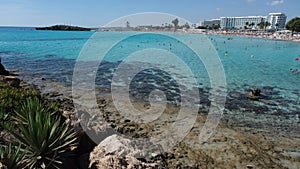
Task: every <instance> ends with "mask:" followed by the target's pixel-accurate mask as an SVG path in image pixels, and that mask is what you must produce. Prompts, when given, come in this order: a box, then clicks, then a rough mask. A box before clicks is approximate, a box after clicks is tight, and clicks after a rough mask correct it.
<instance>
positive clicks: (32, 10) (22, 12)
mask: <svg viewBox="0 0 300 169" xmlns="http://www.w3.org/2000/svg"><path fill="white" fill-rule="evenodd" d="M299 7H300V1H299V0H0V26H48V25H53V24H72V25H79V26H89V27H99V26H102V25H105V24H106V23H108V22H110V21H112V20H114V19H117V18H119V17H122V16H126V15H129V14H134V13H142V12H163V13H170V14H173V15H176V16H179V17H182V18H185V19H187V20H189V21H191V22H192V23H198V22H200V21H202V20H204V19H205V20H209V19H213V18H219V17H221V16H247V15H267V14H268V13H270V12H283V13H285V14H286V15H287V16H288V20H289V19H291V18H293V17H296V16H300V12H299Z"/></svg>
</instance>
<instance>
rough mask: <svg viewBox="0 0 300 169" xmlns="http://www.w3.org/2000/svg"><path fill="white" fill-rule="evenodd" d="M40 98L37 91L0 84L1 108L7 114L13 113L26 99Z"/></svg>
mask: <svg viewBox="0 0 300 169" xmlns="http://www.w3.org/2000/svg"><path fill="white" fill-rule="evenodd" d="M33 97H40V94H39V92H38V91H36V90H25V89H22V88H13V87H11V86H9V85H7V84H4V83H1V82H0V108H2V109H4V110H5V111H6V113H10V112H13V111H14V110H16V109H18V108H19V106H20V105H21V104H22V102H23V101H24V100H25V99H26V98H33Z"/></svg>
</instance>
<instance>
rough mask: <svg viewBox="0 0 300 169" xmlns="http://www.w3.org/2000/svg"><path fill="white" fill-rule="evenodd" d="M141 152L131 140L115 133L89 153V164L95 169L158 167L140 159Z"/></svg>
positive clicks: (149, 168)
mask: <svg viewBox="0 0 300 169" xmlns="http://www.w3.org/2000/svg"><path fill="white" fill-rule="evenodd" d="M141 154H142V152H141V151H140V150H138V149H137V148H135V146H134V144H133V143H132V141H131V140H129V139H126V138H123V137H121V136H118V135H116V134H114V135H112V136H109V137H107V138H106V139H105V140H103V141H102V142H101V143H100V144H99V145H98V146H97V147H96V148H95V149H94V150H93V151H92V152H91V153H90V166H89V167H92V168H96V169H114V168H120V169H123V168H124V169H127V168H128V169H136V168H148V169H151V168H160V167H159V164H157V163H146V162H143V161H140V158H139V157H140V156H141Z"/></svg>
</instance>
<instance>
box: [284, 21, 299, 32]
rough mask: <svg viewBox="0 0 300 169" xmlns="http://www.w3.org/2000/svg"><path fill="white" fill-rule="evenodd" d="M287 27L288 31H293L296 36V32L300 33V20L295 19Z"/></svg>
mask: <svg viewBox="0 0 300 169" xmlns="http://www.w3.org/2000/svg"><path fill="white" fill-rule="evenodd" d="M285 27H286V29H288V30H290V31H292V34H294V32H300V18H299V17H296V18H293V19H292V20H290V21H288V23H287V24H286V26H285Z"/></svg>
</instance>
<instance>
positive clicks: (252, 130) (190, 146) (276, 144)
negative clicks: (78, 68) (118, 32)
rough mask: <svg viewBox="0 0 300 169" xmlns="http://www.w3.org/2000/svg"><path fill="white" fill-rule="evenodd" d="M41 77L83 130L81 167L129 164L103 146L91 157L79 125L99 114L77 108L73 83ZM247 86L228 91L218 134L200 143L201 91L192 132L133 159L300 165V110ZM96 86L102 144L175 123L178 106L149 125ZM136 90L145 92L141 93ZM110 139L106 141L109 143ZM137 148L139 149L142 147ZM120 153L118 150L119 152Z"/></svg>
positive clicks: (167, 164) (166, 163)
mask: <svg viewBox="0 0 300 169" xmlns="http://www.w3.org/2000/svg"><path fill="white" fill-rule="evenodd" d="M41 81H43V84H44V88H42V89H40V90H42V93H44V96H45V97H46V98H48V99H49V100H58V101H59V102H60V103H61V104H63V112H64V116H65V117H66V118H67V122H68V124H70V126H74V127H77V128H78V131H80V133H82V134H80V138H81V140H82V141H81V142H82V143H81V144H80V146H79V147H78V150H77V151H78V156H77V157H75V158H74V159H71V161H72V162H75V163H76V164H77V165H76V166H77V167H78V166H87V165H88V164H89V165H92V166H96V165H97V164H98V163H97V162H98V161H101V160H103V162H105V163H106V162H108V161H109V160H108V161H105V159H106V160H107V159H116V160H115V161H116V165H122V166H123V167H124V166H128V162H126V157H125V156H123V158H116V156H113V155H112V154H111V153H100V152H102V151H103V149H102V150H101V151H100V150H99V151H98V152H97V153H98V154H97V155H96V156H93V158H91V154H90V152H92V151H96V150H95V148H94V147H95V146H97V144H95V143H94V140H91V138H90V137H89V135H87V134H86V129H85V130H83V129H82V127H81V124H87V123H86V122H88V121H89V120H91V119H93V118H94V119H97V118H98V117H96V116H88V114H86V113H85V112H80V111H78V110H76V109H75V108H74V105H73V102H72V97H71V89H70V88H69V87H66V86H61V85H57V84H56V83H48V82H47V80H46V82H47V83H45V80H41ZM27 87H28V88H32V87H33V86H27ZM49 88H50V89H51V90H50V89H49ZM54 88H55V90H54ZM45 89H46V90H45ZM244 89H245V91H241V90H233V91H229V92H228V95H227V101H226V104H225V112H224V115H223V117H222V120H221V124H220V125H219V126H218V128H217V129H216V131H215V133H214V134H213V135H212V136H211V137H210V138H209V139H208V140H207V141H206V142H205V143H202V144H200V142H199V134H200V133H201V129H202V127H203V125H204V122H205V119H206V117H207V113H208V110H209V106H210V104H211V102H210V100H209V97H208V96H209V92H208V91H206V90H203V89H199V93H200V97H201V98H202V99H201V100H200V102H201V107H200V110H199V112H198V117H197V119H196V122H195V123H194V126H193V128H192V129H191V131H190V132H189V134H188V135H187V136H186V137H185V138H184V139H183V140H181V141H180V142H179V143H178V144H176V145H175V146H174V147H172V149H171V150H168V151H155V152H154V154H155V155H156V156H155V157H153V158H152V159H151V158H150V157H149V156H148V157H143V158H136V159H137V160H138V161H134V160H133V162H137V163H138V165H144V164H148V163H149V165H148V168H151V167H152V168H157V164H159V165H161V164H163V165H162V166H163V167H164V168H251V167H252V168H297V166H299V165H300V158H299V153H297V152H299V147H300V133H299V127H300V124H299V118H298V119H297V118H296V117H297V112H298V115H299V111H297V109H295V111H294V112H291V111H284V109H282V108H279V107H278V106H282V105H285V104H286V103H285V102H289V101H283V100H282V98H281V97H280V96H279V95H278V93H279V91H278V89H276V88H272V87H268V86H266V87H264V86H263V87H260V89H261V95H262V96H265V97H264V98H265V99H268V100H271V101H272V102H274V103H276V106H274V105H269V104H266V103H263V102H257V101H253V100H250V99H247V93H248V92H249V91H248V89H249V87H245V88H244ZM96 90H97V91H96V93H97V95H98V97H97V103H98V108H99V110H100V114H99V116H100V117H101V118H103V119H104V124H102V123H101V124H99V123H98V124H97V123H96V124H95V123H89V125H90V126H89V129H90V130H91V131H92V132H94V134H100V135H101V134H102V136H101V137H102V139H100V140H98V141H99V143H100V144H101V142H102V141H105V140H106V139H107V138H109V137H111V135H113V134H115V133H117V134H119V135H121V136H126V137H129V138H131V139H133V140H134V139H135V138H151V137H155V136H157V135H160V133H161V132H164V131H167V130H169V126H170V125H172V124H173V123H174V121H175V120H176V117H177V115H178V110H179V109H178V107H177V106H176V105H173V104H169V105H168V107H167V109H166V110H165V111H164V113H163V114H162V115H161V118H160V119H157V120H155V121H153V122H150V123H136V122H134V121H133V120H131V119H128V118H126V117H124V115H122V114H120V112H118V111H117V109H116V108H115V105H114V103H113V101H112V99H111V96H110V95H109V92H110V90H109V89H107V88H98V89H96ZM53 91H54V92H53ZM134 92H135V91H133V93H134ZM47 93H49V94H47ZM136 94H137V95H138V96H143V95H141V93H136ZM170 94H171V93H170ZM170 97H172V95H170ZM143 98H145V96H143ZM131 101H132V102H133V105H135V107H136V108H137V109H139V110H145V109H147V108H148V106H149V105H148V103H147V102H145V100H144V101H143V100H142V101H141V100H139V99H134V97H133V99H132V100H131ZM291 102H292V100H291ZM295 104H296V102H295ZM286 106H287V105H286ZM166 119H167V120H166ZM97 125H98V126H97ZM103 125H104V126H106V127H107V128H109V130H112V131H113V132H105V131H106V129H107V128H106V127H103ZM87 126H88V125H87ZM109 142H112V141H109ZM106 143H107V145H108V142H106ZM133 147H134V146H133ZM126 148H127V147H126ZM134 148H135V147H134ZM133 150H136V151H138V149H133ZM117 152H118V151H115V152H114V153H115V154H117ZM87 154H89V156H87ZM125 155H126V153H125ZM87 157H89V158H90V159H93V161H94V163H90V162H91V161H92V160H91V161H89V160H88V158H87ZM128 158H129V157H128ZM155 158H156V159H155ZM127 160H128V159H127ZM78 163H80V164H78ZM150 164H151V165H150ZM152 164H154V166H152ZM159 165H158V166H159ZM78 168H80V167H78ZM112 168H113V167H112Z"/></svg>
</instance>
